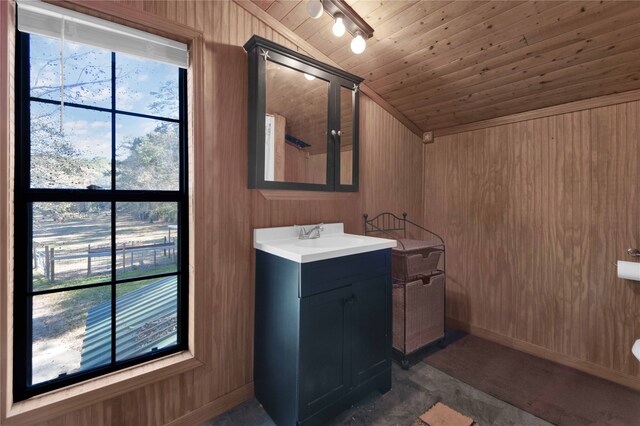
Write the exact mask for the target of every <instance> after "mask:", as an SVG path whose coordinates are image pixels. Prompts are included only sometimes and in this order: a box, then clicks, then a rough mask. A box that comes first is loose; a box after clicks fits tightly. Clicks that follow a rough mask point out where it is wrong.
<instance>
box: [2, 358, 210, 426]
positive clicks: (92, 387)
mask: <svg viewBox="0 0 640 426" xmlns="http://www.w3.org/2000/svg"><path fill="white" fill-rule="evenodd" d="M203 365H204V364H203V363H202V362H201V361H199V360H198V359H196V358H195V357H194V356H193V355H192V354H191V353H190V352H189V351H184V352H180V353H178V354H172V355H169V356H166V357H164V358H161V359H159V360H155V361H150V362H148V363H145V364H140V365H136V366H133V367H131V368H127V369H125V370H121V371H116V372H114V373H111V374H107V375H104V376H101V377H98V378H96V379H93V380H89V381H86V382H82V383H78V384H75V385H71V386H67V387H65V388H62V389H58V390H55V391H52V392H49V393H46V394H43V395H39V396H35V397H33V398H30V399H28V400H25V401H20V402H16V403H14V404H12V405H11V407H9V409H8V411H7V417H6V419H4V420H6V424H7V425H12V424H25V423H29V424H31V423H36V422H40V421H44V420H47V419H51V418H54V417H56V416H58V415H62V414H64V413H68V412H71V411H73V410H76V409H80V408H82V407H86V406H88V405H90V404H93V403H96V402H99V401H103V400H105V399H109V398H112V397H115V396H118V395H121V394H123V393H126V392H129V391H131V390H133V389H136V388H139V387H141V386H144V385H147V384H149V383H154V382H157V381H159V380H162V379H164V378H167V377H170V376H174V375H176V374H181V373H184V372H186V371H189V370H193V369H196V368H198V367H201V366H203Z"/></svg>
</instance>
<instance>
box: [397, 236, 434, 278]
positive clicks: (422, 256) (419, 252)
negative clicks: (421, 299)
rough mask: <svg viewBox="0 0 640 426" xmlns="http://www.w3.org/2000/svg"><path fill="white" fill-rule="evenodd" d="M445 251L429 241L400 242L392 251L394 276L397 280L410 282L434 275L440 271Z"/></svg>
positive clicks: (402, 240) (404, 240)
mask: <svg viewBox="0 0 640 426" xmlns="http://www.w3.org/2000/svg"><path fill="white" fill-rule="evenodd" d="M442 253H443V250H442V248H441V247H433V246H431V245H430V243H429V242H427V241H421V240H406V239H401V240H399V241H398V247H396V248H394V249H393V251H392V275H393V278H395V279H397V280H404V281H410V280H414V279H416V278H417V277H420V276H424V275H432V274H433V272H434V271H435V270H437V269H438V264H439V263H440V258H441V257H442Z"/></svg>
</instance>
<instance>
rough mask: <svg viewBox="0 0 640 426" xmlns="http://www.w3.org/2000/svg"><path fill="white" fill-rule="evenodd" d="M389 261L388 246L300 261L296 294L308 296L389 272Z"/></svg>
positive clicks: (389, 250) (389, 252)
mask: <svg viewBox="0 0 640 426" xmlns="http://www.w3.org/2000/svg"><path fill="white" fill-rule="evenodd" d="M390 263H391V249H384V250H378V251H372V252H368V253H361V254H354V255H351V256H343V257H337V258H334V259H327V260H319V261H317V262H309V263H303V264H302V268H301V272H300V273H301V277H300V278H301V279H300V281H299V285H300V288H299V289H298V294H299V295H300V297H306V296H311V295H313V294H317V293H322V292H325V291H329V290H333V289H335V288H340V287H344V286H348V285H351V284H353V283H354V282H356V281H360V280H362V279H366V278H369V277H375V276H378V275H384V274H386V273H388V271H389V269H390Z"/></svg>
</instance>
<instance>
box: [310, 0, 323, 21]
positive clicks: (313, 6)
mask: <svg viewBox="0 0 640 426" xmlns="http://www.w3.org/2000/svg"><path fill="white" fill-rule="evenodd" d="M323 10H324V9H323V7H322V2H321V1H320V0H309V1H308V2H307V13H308V14H309V16H310V17H311V18H313V19H318V18H319V17H321V16H322V12H323Z"/></svg>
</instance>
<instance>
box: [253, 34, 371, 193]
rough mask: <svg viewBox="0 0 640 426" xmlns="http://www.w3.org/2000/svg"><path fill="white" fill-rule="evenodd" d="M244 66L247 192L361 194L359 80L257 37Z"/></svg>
mask: <svg viewBox="0 0 640 426" xmlns="http://www.w3.org/2000/svg"><path fill="white" fill-rule="evenodd" d="M244 49H245V50H246V51H247V54H248V64H249V188H257V189H289V190H309V191H341V192H357V191H358V110H359V102H358V99H359V90H358V86H359V84H360V83H361V82H362V79H361V78H360V77H357V76H355V75H352V74H349V73H347V72H345V71H342V70H340V69H338V68H335V67H332V66H329V65H327V64H324V63H322V62H319V61H317V60H315V59H313V58H310V57H308V56H305V55H302V54H300V53H298V52H295V51H293V50H290V49H288V48H286V47H283V46H280V45H279V44H276V43H274V42H272V41H269V40H266V39H264V38H262V37H258V36H253V37H252V38H251V39H250V40H249V41H248V42H247V43H246V44H245V45H244Z"/></svg>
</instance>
